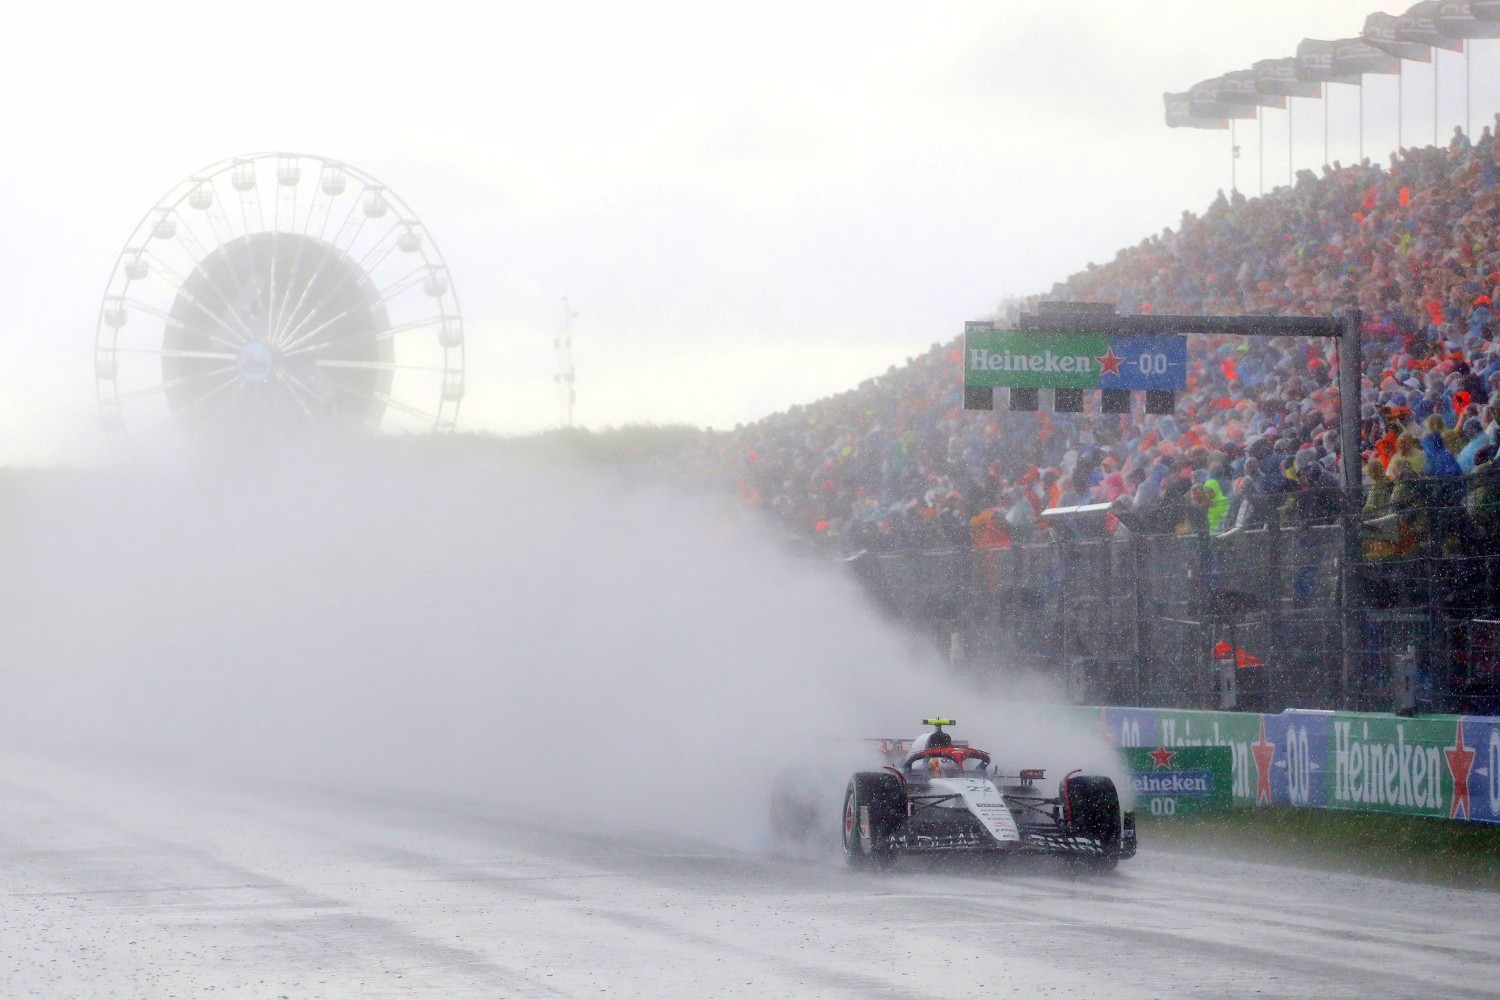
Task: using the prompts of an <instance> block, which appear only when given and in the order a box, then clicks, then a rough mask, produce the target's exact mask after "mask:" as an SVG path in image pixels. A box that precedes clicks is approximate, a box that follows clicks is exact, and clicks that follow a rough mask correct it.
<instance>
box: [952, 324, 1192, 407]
mask: <svg viewBox="0 0 1500 1000" xmlns="http://www.w3.org/2000/svg"><path fill="white" fill-rule="evenodd" d="M964 385H965V386H966V387H968V388H974V389H986V388H994V389H1001V388H1011V389H1049V388H1051V389H1126V390H1133V389H1146V390H1150V389H1156V390H1167V391H1176V390H1180V389H1182V388H1183V387H1184V386H1186V385H1187V338H1186V337H1182V336H1160V335H1155V334H1115V335H1110V334H1092V333H1046V334H1039V333H1028V332H1024V331H1020V330H988V329H981V328H977V327H976V326H975V325H974V324H970V326H969V328H968V329H966V330H965V332H964Z"/></svg>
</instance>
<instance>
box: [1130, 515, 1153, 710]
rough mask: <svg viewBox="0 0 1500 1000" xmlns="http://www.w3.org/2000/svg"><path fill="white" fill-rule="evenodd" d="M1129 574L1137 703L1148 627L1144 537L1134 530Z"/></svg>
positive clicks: (1142, 685) (1142, 686)
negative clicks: (1132, 605) (1132, 603)
mask: <svg viewBox="0 0 1500 1000" xmlns="http://www.w3.org/2000/svg"><path fill="white" fill-rule="evenodd" d="M1130 575H1131V589H1132V590H1133V591H1135V703H1136V704H1137V705H1139V704H1143V700H1142V695H1143V694H1144V692H1145V686H1146V674H1147V670H1146V665H1147V660H1146V650H1147V649H1148V648H1150V647H1149V642H1150V627H1149V626H1148V625H1147V623H1146V599H1147V593H1146V590H1145V585H1146V539H1145V538H1144V537H1143V536H1142V535H1140V534H1138V533H1137V532H1135V531H1131V532H1130Z"/></svg>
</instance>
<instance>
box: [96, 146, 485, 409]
mask: <svg viewBox="0 0 1500 1000" xmlns="http://www.w3.org/2000/svg"><path fill="white" fill-rule="evenodd" d="M94 372H95V379H96V382H97V386H98V395H99V405H100V409H101V414H102V416H103V419H104V423H105V426H106V427H107V428H108V429H110V430H116V431H123V430H126V429H129V430H130V431H132V432H136V431H140V430H145V429H148V428H151V427H153V426H160V425H168V426H171V427H173V428H176V429H177V430H180V431H182V432H184V433H186V434H188V435H190V436H201V435H206V434H212V433H214V432H221V431H222V432H231V433H236V432H252V433H254V432H262V431H266V430H285V429H295V428H297V427H300V426H306V425H308V424H310V423H312V422H336V423H342V424H346V425H353V426H360V427H364V428H370V429H378V430H387V431H398V432H400V431H407V432H415V431H430V430H448V429H451V428H452V427H453V425H454V421H455V420H456V419H457V416H458V406H459V403H460V401H461V400H462V399H463V393H464V335H463V318H462V315H461V313H460V311H459V305H458V296H457V294H456V292H455V291H454V290H453V287H452V281H451V279H450V277H449V274H448V267H447V264H446V263H445V262H444V260H443V256H442V254H441V253H439V252H438V249H437V247H436V246H434V245H433V243H432V240H431V238H430V237H429V235H428V233H427V230H426V227H424V226H423V225H422V223H421V220H419V219H418V218H417V216H416V214H415V213H414V212H412V211H411V209H410V208H408V207H407V205H406V203H405V202H403V201H402V200H401V199H400V198H398V197H397V196H396V195H395V194H393V193H392V192H391V191H390V190H389V189H388V188H386V187H385V186H384V185H382V184H381V183H380V182H379V181H377V180H375V179H374V178H373V177H371V176H370V175H368V174H366V173H364V172H363V171H360V170H357V169H355V168H354V167H351V166H349V165H347V164H344V163H339V162H337V161H334V160H327V159H323V158H321V157H317V156H305V155H300V154H294V153H258V154H255V155H251V156H240V157H235V158H233V159H230V160H225V161H222V162H220V163H216V164H214V165H213V166H211V167H208V168H206V169H204V170H201V171H199V172H198V173H196V174H193V175H192V176H191V177H189V178H187V179H186V180H184V181H182V182H181V183H179V184H178V185H177V186H176V187H174V188H173V189H172V190H171V191H169V192H168V193H167V195H166V197H164V198H162V199H161V200H160V201H159V202H157V203H156V205H155V206H154V207H153V208H152V209H151V210H150V211H149V212H147V213H146V215H145V216H144V217H143V218H142V219H141V221H140V223H139V224H138V225H137V226H136V228H135V231H134V232H133V233H132V234H131V236H130V239H129V240H128V241H127V242H126V244H125V248H124V249H123V250H122V251H121V252H120V255H119V258H118V259H117V260H116V261H115V266H114V270H113V271H112V272H111V274H110V279H109V286H108V288H107V289H106V291H105V293H104V301H103V304H102V305H101V306H100V309H99V325H98V333H97V334H96V338H95V350H94Z"/></svg>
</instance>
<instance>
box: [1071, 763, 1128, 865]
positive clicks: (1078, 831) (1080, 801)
mask: <svg viewBox="0 0 1500 1000" xmlns="http://www.w3.org/2000/svg"><path fill="white" fill-rule="evenodd" d="M1063 801H1065V802H1066V803H1067V804H1068V832H1069V834H1070V835H1071V836H1073V837H1076V838H1079V839H1081V840H1086V841H1090V842H1091V843H1090V844H1089V845H1088V847H1087V848H1085V849H1083V850H1081V851H1079V852H1078V853H1077V854H1075V855H1074V856H1073V860H1074V861H1076V862H1078V863H1079V864H1080V865H1082V866H1083V867H1086V868H1088V869H1090V870H1092V871H1097V872H1108V871H1113V870H1114V868H1115V866H1116V865H1117V864H1119V863H1120V833H1121V826H1120V824H1121V816H1122V814H1121V812H1120V793H1119V792H1118V791H1117V790H1116V789H1115V783H1114V781H1112V780H1111V779H1109V778H1107V777H1105V776H1103V775H1093V774H1088V775H1074V776H1072V777H1069V778H1067V779H1066V780H1065V781H1064V787H1063Z"/></svg>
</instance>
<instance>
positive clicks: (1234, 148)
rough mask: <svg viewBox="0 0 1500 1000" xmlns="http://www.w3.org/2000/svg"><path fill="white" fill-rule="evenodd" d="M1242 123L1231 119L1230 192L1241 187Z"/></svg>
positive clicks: (1232, 192)
mask: <svg viewBox="0 0 1500 1000" xmlns="http://www.w3.org/2000/svg"><path fill="white" fill-rule="evenodd" d="M1239 134H1240V123H1239V120H1238V119H1236V118H1231V119H1229V193H1230V194H1234V193H1235V192H1236V191H1238V190H1239V189H1240V188H1239V181H1238V179H1237V178H1238V177H1239V172H1238V170H1239V164H1238V163H1237V162H1236V161H1237V160H1238V159H1239V158H1240V140H1239Z"/></svg>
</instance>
